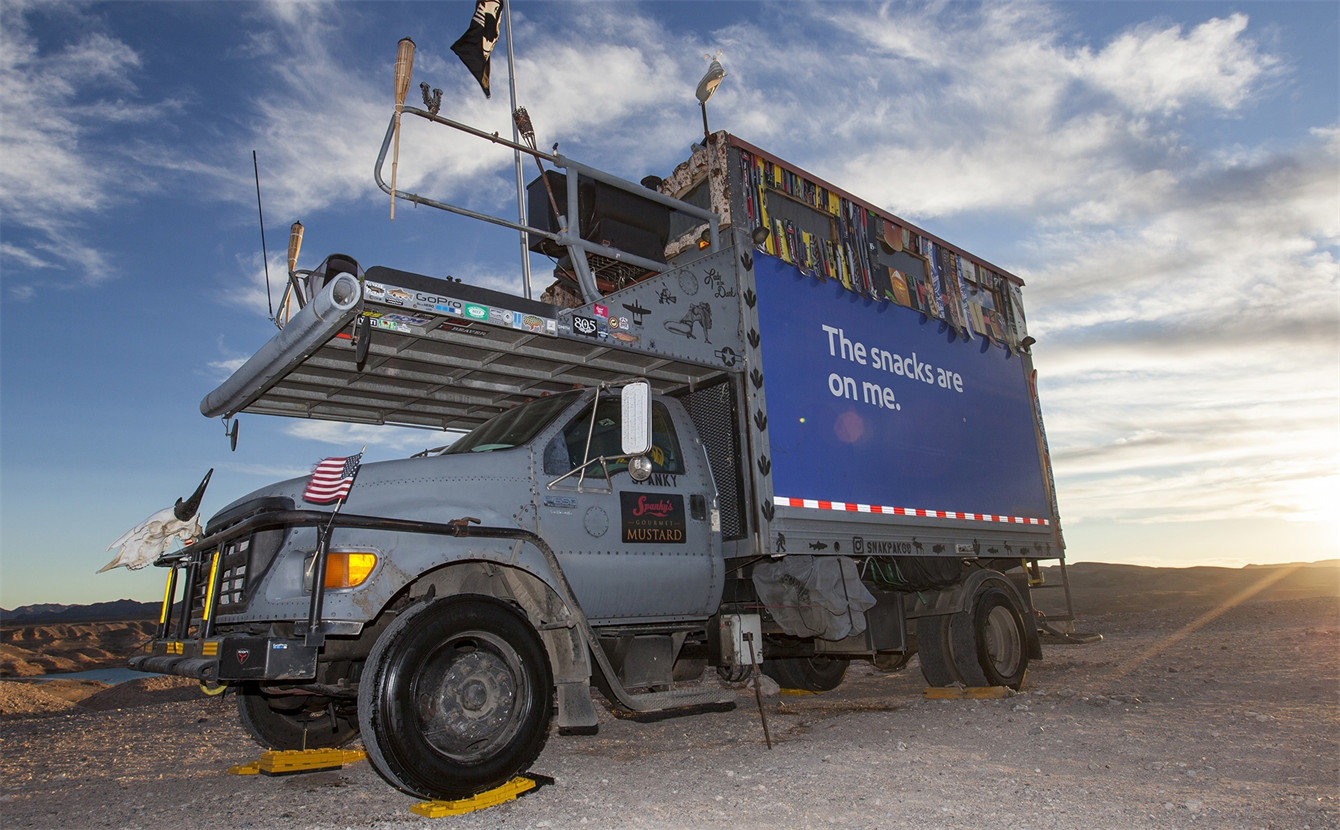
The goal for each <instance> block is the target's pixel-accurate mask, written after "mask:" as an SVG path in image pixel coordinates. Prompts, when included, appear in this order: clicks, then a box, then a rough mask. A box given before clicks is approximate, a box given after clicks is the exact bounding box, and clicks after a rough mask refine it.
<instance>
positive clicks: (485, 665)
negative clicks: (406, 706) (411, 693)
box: [416, 636, 525, 761]
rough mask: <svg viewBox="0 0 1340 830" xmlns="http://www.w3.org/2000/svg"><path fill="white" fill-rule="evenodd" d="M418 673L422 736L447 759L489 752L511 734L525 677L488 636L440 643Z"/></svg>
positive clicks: (509, 654)
mask: <svg viewBox="0 0 1340 830" xmlns="http://www.w3.org/2000/svg"><path fill="white" fill-rule="evenodd" d="M429 663H430V665H429V666H428V667H427V668H426V670H425V671H424V672H423V674H422V675H421V676H420V682H419V684H418V685H419V691H420V694H418V695H417V696H416V700H417V702H418V710H419V711H418V714H419V721H420V724H421V726H422V728H423V736H424V738H425V739H426V740H427V741H428V743H429V744H431V745H432V746H433V747H434V748H435V749H437V750H438V751H439V752H442V753H443V754H444V755H447V756H450V757H451V758H454V759H457V760H461V761H469V760H471V759H474V758H481V757H484V756H486V755H488V754H489V752H490V751H492V750H493V748H495V747H497V746H499V745H501V744H504V743H506V742H507V741H508V740H509V739H510V738H511V736H512V735H513V734H514V733H515V731H516V729H517V725H518V724H519V723H520V721H521V719H522V716H523V714H524V712H523V710H524V708H525V707H524V706H523V705H521V704H520V703H519V701H521V700H524V696H522V694H521V693H522V691H523V689H522V688H521V687H522V685H524V682H525V681H524V675H523V672H522V671H521V668H520V665H519V663H518V662H517V659H516V655H515V653H514V652H512V651H511V649H509V648H507V647H506V645H505V644H503V643H501V642H498V643H493V642H490V641H489V639H488V638H487V637H482V638H481V637H478V636H477V637H472V638H463V639H462V640H458V641H455V642H452V643H446V644H444V647H443V648H442V649H440V650H439V651H438V652H437V653H436V654H435V655H433V657H432V658H431V659H430V661H429Z"/></svg>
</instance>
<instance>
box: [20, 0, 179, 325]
mask: <svg viewBox="0 0 1340 830" xmlns="http://www.w3.org/2000/svg"><path fill="white" fill-rule="evenodd" d="M39 12H40V13H41V14H44V15H50V16H53V17H68V18H69V21H70V22H71V23H72V24H73V22H74V21H75V20H76V19H77V20H79V24H78V25H71V27H70V28H71V36H70V38H69V41H68V42H67V43H65V44H63V45H60V46H52V45H48V44H39V43H38V41H37V39H36V37H35V36H34V34H33V32H32V29H31V27H30V20H29V14H30V13H39ZM88 26H89V24H88V21H86V20H84V19H83V18H82V13H81V10H80V8H79V7H78V6H77V5H75V4H71V5H69V6H62V5H59V4H28V3H6V4H5V5H4V6H3V7H0V110H3V111H5V112H6V113H8V114H9V117H7V118H5V119H4V120H3V122H0V180H2V181H3V182H4V185H3V187H0V212H3V213H4V215H5V223H6V226H7V227H6V236H7V237H8V239H7V241H6V244H5V246H4V249H3V251H0V254H3V256H4V259H5V262H6V264H7V267H6V271H7V272H8V273H7V275H6V283H7V288H8V295H9V297H10V298H11V299H24V298H26V297H30V296H32V295H33V294H34V293H35V289H34V285H35V284H42V285H44V286H45V285H54V286H56V287H72V286H74V285H85V286H87V285H96V284H98V283H100V282H102V281H104V280H106V279H108V278H110V277H111V276H113V275H114V274H115V272H116V266H115V265H109V264H108V261H107V258H106V257H104V256H102V255H101V252H100V251H98V250H96V249H95V248H94V247H92V246H90V245H88V244H86V243H81V242H79V241H78V238H79V231H80V229H81V226H82V222H83V221H84V220H85V219H87V218H89V217H90V216H91V215H92V214H94V213H95V212H97V211H100V210H103V209H105V208H107V207H108V206H110V205H113V204H116V203H118V202H120V201H121V200H122V199H123V198H124V194H125V193H126V192H127V191H133V190H135V189H137V188H142V187H144V186H145V185H143V184H142V182H143V181H144V177H143V176H142V175H141V173H140V171H136V170H134V168H133V166H132V164H131V163H130V161H129V160H128V159H127V157H126V156H125V154H124V153H122V152H120V150H118V149H117V147H116V145H115V143H109V142H102V141H98V140H97V139H98V138H99V137H100V136H102V135H103V134H104V133H105V131H106V130H107V129H108V127H109V126H110V125H116V124H140V123H145V122H149V121H151V120H153V119H156V118H159V117H161V116H162V115H163V114H164V113H165V112H170V111H173V110H175V109H176V108H177V106H178V105H177V103H176V102H174V101H171V100H160V101H153V102H147V103H146V102H143V101H138V100H136V99H138V98H139V97H140V94H139V90H138V89H137V87H136V84H135V78H136V77H137V74H138V70H139V69H140V68H141V64H142V61H141V58H140V56H139V54H138V53H136V52H135V50H134V49H132V48H131V47H130V46H128V45H127V44H126V43H124V42H122V41H120V40H118V39H116V38H114V37H111V36H110V35H108V34H106V33H104V32H101V31H96V30H91V31H90V30H88ZM81 30H82V31H81ZM53 102H57V104H58V105H56V106H53ZM18 113H22V114H23V117H22V118H18V117H15V115H16V114H18ZM15 266H17V269H16V267H15ZM15 270H18V271H19V273H17V274H16V273H14V271H15ZM58 271H59V272H61V273H69V274H71V275H73V279H72V280H67V281H65V282H53V276H54V274H55V273H56V272H58ZM37 272H48V273H37ZM16 279H17V280H18V282H17V283H16V282H15V280H16Z"/></svg>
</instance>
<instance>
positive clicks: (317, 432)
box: [284, 421, 458, 454]
mask: <svg viewBox="0 0 1340 830" xmlns="http://www.w3.org/2000/svg"><path fill="white" fill-rule="evenodd" d="M284 433H285V434H286V435H290V436H292V437H294V438H301V439H304V440H307V441H318V442H320V443H323V444H330V445H332V446H338V447H341V448H343V449H345V450H348V451H349V452H353V450H352V449H351V448H352V447H355V446H359V445H364V444H366V445H367V446H369V447H372V448H374V449H381V450H383V451H387V452H391V453H396V454H399V453H406V452H418V451H419V450H423V449H427V448H429V447H440V446H442V445H443V444H450V443H451V442H452V441H454V440H455V439H456V437H457V436H458V434H457V433H452V432H442V431H439V430H427V429H414V428H412V427H389V426H372V425H368V424H344V423H335V422H333V421H295V422H293V423H291V424H289V425H287V426H286V427H285V428H284Z"/></svg>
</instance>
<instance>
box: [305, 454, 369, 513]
mask: <svg viewBox="0 0 1340 830" xmlns="http://www.w3.org/2000/svg"><path fill="white" fill-rule="evenodd" d="M362 460H363V453H361V452H360V453H358V454H357V455H351V456H348V457H346V458H327V459H326V460H324V461H322V462H321V463H320V464H317V465H316V469H315V470H312V477H311V478H309V479H307V488H306V489H304V490H303V491H302V497H303V499H304V500H305V501H310V502H311V503H312V504H330V503H331V502H337V501H339V500H340V499H343V498H344V497H345V496H347V495H349V488H351V487H353V486H354V476H355V475H357V474H358V463H359V462H360V461H362Z"/></svg>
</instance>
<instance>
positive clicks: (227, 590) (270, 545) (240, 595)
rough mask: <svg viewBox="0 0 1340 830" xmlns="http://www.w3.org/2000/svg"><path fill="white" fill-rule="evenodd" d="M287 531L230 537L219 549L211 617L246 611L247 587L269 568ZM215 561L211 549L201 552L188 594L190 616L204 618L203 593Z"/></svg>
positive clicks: (279, 530)
mask: <svg viewBox="0 0 1340 830" xmlns="http://www.w3.org/2000/svg"><path fill="white" fill-rule="evenodd" d="M286 533H287V531H286V530H284V529H283V528H279V529H275V530H262V531H259V532H257V533H253V534H251V535H250V536H243V537H241V538H238V539H231V540H229V541H226V542H224V543H223V544H222V546H221V547H220V548H219V550H221V551H222V552H221V553H220V555H219V573H218V576H217V577H216V578H217V580H218V586H219V587H218V594H217V595H216V596H215V598H214V608H213V611H212V616H215V617H217V616H218V615H220V614H233V613H239V612H241V611H244V610H246V607H247V605H248V604H249V602H250V592H249V590H248V589H249V588H250V586H251V585H252V584H253V582H254V580H255V579H258V578H259V577H260V576H261V575H262V574H264V573H265V571H266V569H267V568H269V566H270V563H271V561H272V560H273V559H274V557H275V554H276V553H278V552H279V548H280V546H281V545H282V544H283V541H284V536H285V534H286ZM213 561H214V552H213V551H203V552H202V553H201V562H200V565H199V569H198V570H197V572H196V579H195V587H194V590H193V591H192V596H191V618H192V619H194V620H201V619H204V616H205V594H206V592H207V591H208V590H209V572H210V568H211V566H212V564H213Z"/></svg>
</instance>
